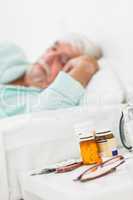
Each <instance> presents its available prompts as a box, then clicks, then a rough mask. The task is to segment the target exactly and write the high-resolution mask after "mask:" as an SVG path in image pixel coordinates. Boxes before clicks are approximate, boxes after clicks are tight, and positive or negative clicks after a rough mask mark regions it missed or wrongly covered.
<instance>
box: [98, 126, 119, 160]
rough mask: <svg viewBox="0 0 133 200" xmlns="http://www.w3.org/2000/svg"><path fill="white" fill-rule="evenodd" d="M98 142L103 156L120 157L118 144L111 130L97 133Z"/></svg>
mask: <svg viewBox="0 0 133 200" xmlns="http://www.w3.org/2000/svg"><path fill="white" fill-rule="evenodd" d="M96 142H97V144H98V149H99V153H100V154H101V156H103V157H112V156H116V155H118V149H117V142H116V139H115V137H114V135H113V133H112V132H111V131H110V130H109V131H102V132H96Z"/></svg>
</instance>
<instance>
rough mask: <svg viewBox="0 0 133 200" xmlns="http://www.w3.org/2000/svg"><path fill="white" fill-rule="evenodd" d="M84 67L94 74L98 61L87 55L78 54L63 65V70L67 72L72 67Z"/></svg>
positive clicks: (97, 67) (97, 68)
mask: <svg viewBox="0 0 133 200" xmlns="http://www.w3.org/2000/svg"><path fill="white" fill-rule="evenodd" d="M81 67H83V68H86V70H87V71H89V72H90V74H91V75H93V74H95V73H96V72H97V71H98V70H99V66H98V63H97V61H96V60H95V59H93V58H91V57H88V56H80V57H77V58H74V59H71V60H70V61H69V62H68V63H67V64H66V65H65V67H64V69H63V71H65V72H66V73H69V72H70V71H71V70H72V69H73V68H81Z"/></svg>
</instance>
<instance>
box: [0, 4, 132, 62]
mask: <svg viewBox="0 0 133 200" xmlns="http://www.w3.org/2000/svg"><path fill="white" fill-rule="evenodd" d="M103 5H104V6H103ZM132 8H133V1H132V0H100V1H99V0H67V1H66V0H56V1H53V0H12V1H11V0H0V41H3V40H4V41H5V40H8V41H14V42H16V43H17V44H19V45H20V46H22V47H23V48H24V49H25V51H26V52H27V54H28V56H29V58H30V59H36V57H38V56H39V55H40V54H41V53H42V51H43V50H44V49H45V48H46V47H47V46H48V45H49V43H50V42H51V41H52V40H53V39H55V38H56V37H59V36H60V35H63V34H65V33H66V32H81V33H85V34H86V35H88V37H89V38H91V39H93V40H95V41H97V43H98V44H100V46H102V48H103V49H104V53H105V56H108V54H110V55H109V56H112V57H113V56H115V57H119V56H121V57H123V56H125V54H126V53H127V51H128V53H129V52H130V51H133V44H131V45H129V44H130V42H131V40H132V41H133V39H132V38H133V22H132V18H133V14H132ZM127 46H128V49H127ZM112 48H114V51H112ZM110 49H111V53H110ZM119 50H120V54H119Z"/></svg>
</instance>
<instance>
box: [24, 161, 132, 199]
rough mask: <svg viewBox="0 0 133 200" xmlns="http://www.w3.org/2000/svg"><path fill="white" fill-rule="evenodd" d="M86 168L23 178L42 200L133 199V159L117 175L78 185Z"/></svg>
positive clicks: (26, 186) (120, 168)
mask: <svg viewBox="0 0 133 200" xmlns="http://www.w3.org/2000/svg"><path fill="white" fill-rule="evenodd" d="M81 171H83V168H80V169H77V170H75V171H73V172H69V173H64V174H49V175H41V176H27V175H25V176H23V189H24V190H27V191H29V192H32V193H33V194H36V195H37V196H39V197H40V198H42V199H46V200H51V199H56V200H62V199H63V200H71V199H77V200H81V199H82V200H107V199H108V200H112V199H113V200H117V199H118V200H119V199H120V200H125V199H126V200H132V199H133V159H132V158H131V159H128V160H127V161H126V163H125V164H123V165H122V166H120V167H119V169H117V171H116V172H114V173H112V174H110V175H108V176H106V177H103V178H100V179H97V180H93V181H91V182H86V183H80V182H74V181H73V179H74V178H75V177H77V175H78V174H79V173H80V172H81Z"/></svg>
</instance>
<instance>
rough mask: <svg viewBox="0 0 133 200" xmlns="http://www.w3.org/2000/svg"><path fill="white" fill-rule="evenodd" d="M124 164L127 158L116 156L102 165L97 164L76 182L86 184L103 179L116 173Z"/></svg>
mask: <svg viewBox="0 0 133 200" xmlns="http://www.w3.org/2000/svg"><path fill="white" fill-rule="evenodd" d="M123 163H125V158H124V157H123V156H121V155H118V156H115V157H113V158H111V159H109V160H106V161H104V162H103V163H101V164H96V165H94V166H93V167H90V168H89V169H87V170H85V171H84V172H83V173H82V174H80V175H79V176H78V177H77V178H76V179H75V180H74V181H80V182H86V181H91V180H94V179H97V178H100V177H103V176H105V175H108V174H110V173H113V172H114V171H116V169H117V168H118V167H119V166H120V165H122V164H123Z"/></svg>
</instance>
